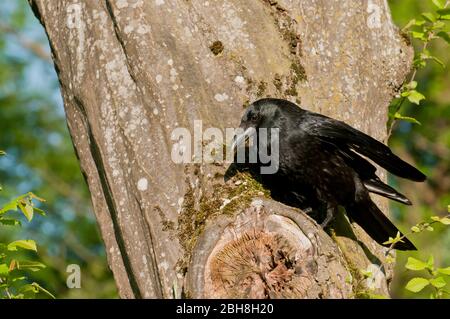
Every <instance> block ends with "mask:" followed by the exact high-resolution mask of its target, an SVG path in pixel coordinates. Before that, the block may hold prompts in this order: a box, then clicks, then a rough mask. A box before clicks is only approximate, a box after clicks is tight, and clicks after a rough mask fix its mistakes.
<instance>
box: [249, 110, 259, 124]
mask: <svg viewBox="0 0 450 319" xmlns="http://www.w3.org/2000/svg"><path fill="white" fill-rule="evenodd" d="M248 119H249V120H250V121H252V122H254V121H256V120H257V119H258V114H257V113H253V112H250V113H248Z"/></svg>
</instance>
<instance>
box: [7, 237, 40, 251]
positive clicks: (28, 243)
mask: <svg viewBox="0 0 450 319" xmlns="http://www.w3.org/2000/svg"><path fill="white" fill-rule="evenodd" d="M17 248H22V249H26V250H34V251H37V246H36V242H35V241H34V240H31V239H28V240H16V241H13V242H12V243H9V244H8V250H9V251H17Z"/></svg>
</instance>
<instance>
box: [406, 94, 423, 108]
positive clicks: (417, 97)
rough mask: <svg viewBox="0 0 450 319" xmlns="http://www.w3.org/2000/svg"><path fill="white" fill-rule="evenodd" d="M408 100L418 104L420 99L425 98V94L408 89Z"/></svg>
mask: <svg viewBox="0 0 450 319" xmlns="http://www.w3.org/2000/svg"><path fill="white" fill-rule="evenodd" d="M409 93H410V94H409V95H408V100H409V101H410V102H411V103H414V104H417V105H419V104H420V101H422V100H424V99H425V96H424V95H423V94H422V93H419V92H417V91H416V90H412V91H409Z"/></svg>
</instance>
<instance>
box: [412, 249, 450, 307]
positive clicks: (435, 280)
mask: <svg viewBox="0 0 450 319" xmlns="http://www.w3.org/2000/svg"><path fill="white" fill-rule="evenodd" d="M405 268H406V269H408V270H411V271H417V272H419V271H426V272H427V275H428V276H427V277H428V278H424V277H414V278H412V279H411V280H410V281H408V283H407V284H406V286H405V288H406V289H407V290H409V291H411V292H413V293H418V292H421V291H422V290H423V289H425V288H426V287H429V288H431V289H432V291H431V293H430V298H433V299H435V298H442V297H443V296H444V294H449V293H450V292H449V291H448V290H447V289H446V288H450V287H448V281H447V280H446V279H445V277H448V276H449V275H450V267H447V268H436V267H435V265H434V257H433V256H430V257H429V258H428V260H427V261H426V262H425V261H421V260H419V259H416V258H413V257H409V258H408V262H407V263H406V265H405Z"/></svg>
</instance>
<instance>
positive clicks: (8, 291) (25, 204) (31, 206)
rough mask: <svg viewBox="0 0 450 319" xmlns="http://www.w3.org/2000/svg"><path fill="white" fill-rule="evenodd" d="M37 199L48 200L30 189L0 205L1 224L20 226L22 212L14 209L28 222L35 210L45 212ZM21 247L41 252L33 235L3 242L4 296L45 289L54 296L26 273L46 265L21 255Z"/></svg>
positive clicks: (0, 273) (0, 276)
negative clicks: (28, 191)
mask: <svg viewBox="0 0 450 319" xmlns="http://www.w3.org/2000/svg"><path fill="white" fill-rule="evenodd" d="M0 154H1V155H4V154H5V153H4V152H2V151H0ZM34 201H39V202H43V201H44V200H43V199H42V198H39V197H37V196H36V195H34V194H33V193H28V194H25V195H22V196H19V197H17V198H15V199H14V200H12V201H10V202H9V203H7V204H6V205H5V206H3V208H0V226H3V227H5V226H9V227H11V226H20V225H21V222H20V220H19V219H18V216H15V215H12V214H11V212H14V211H18V210H19V211H20V212H22V214H23V215H24V216H25V217H26V219H27V220H28V222H31V220H32V219H33V216H34V212H37V213H39V214H41V215H45V213H44V212H43V211H42V210H41V209H39V208H37V207H35V203H34ZM6 215H8V217H6ZM0 231H1V228H0ZM20 250H27V251H33V252H37V245H36V242H35V241H34V240H31V239H20V240H15V241H12V242H9V243H2V242H0V298H9V299H20V298H34V297H36V296H38V295H40V294H41V293H43V294H45V295H47V296H49V297H51V298H54V296H53V295H52V294H51V293H50V292H49V291H48V290H46V289H44V288H42V287H41V286H40V285H39V284H38V283H37V282H31V283H30V282H29V280H28V278H27V277H26V276H25V274H24V272H27V271H32V272H36V271H40V270H41V269H44V268H45V265H44V264H42V263H40V262H37V261H33V260H28V259H18V258H17V256H16V252H18V251H20Z"/></svg>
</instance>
